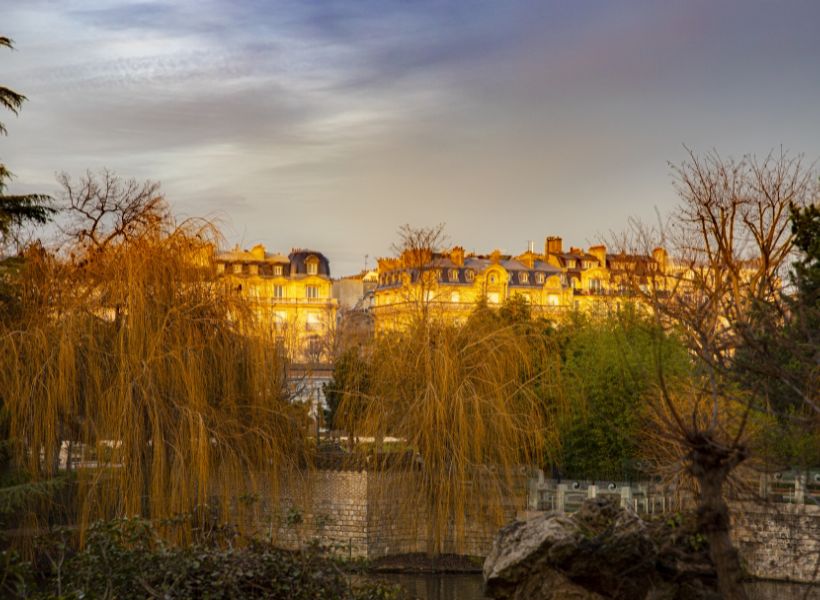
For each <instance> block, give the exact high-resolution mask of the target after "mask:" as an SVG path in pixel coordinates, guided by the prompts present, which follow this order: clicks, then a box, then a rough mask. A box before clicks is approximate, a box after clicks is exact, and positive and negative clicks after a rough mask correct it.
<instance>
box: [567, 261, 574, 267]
mask: <svg viewBox="0 0 820 600" xmlns="http://www.w3.org/2000/svg"><path fill="white" fill-rule="evenodd" d="M567 268H568V269H574V268H575V259H570V260H568V261H567Z"/></svg>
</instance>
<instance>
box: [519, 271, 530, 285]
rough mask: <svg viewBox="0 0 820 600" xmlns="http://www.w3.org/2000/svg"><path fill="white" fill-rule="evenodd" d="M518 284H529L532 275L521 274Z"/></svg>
mask: <svg viewBox="0 0 820 600" xmlns="http://www.w3.org/2000/svg"><path fill="white" fill-rule="evenodd" d="M518 282H519V283H529V282H530V274H529V273H523V272H522V273H519V274H518Z"/></svg>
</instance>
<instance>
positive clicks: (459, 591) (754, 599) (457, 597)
mask: <svg viewBox="0 0 820 600" xmlns="http://www.w3.org/2000/svg"><path fill="white" fill-rule="evenodd" d="M379 578H380V579H385V580H387V581H391V582H393V583H398V584H399V585H401V586H402V587H403V588H404V589H406V590H407V591H408V592H409V594H410V597H411V598H417V599H418V600H485V599H486V596H485V595H484V594H483V593H482V590H483V588H484V580H483V578H482V577H481V575H480V574H478V573H469V574H463V573H443V574H429V573H423V574H406V573H401V574H384V575H382V574H380V575H379ZM750 599H751V600H820V586H815V587H814V588H810V587H809V586H805V585H798V584H789V583H778V582H769V581H765V582H758V583H755V584H752V586H751V589H750Z"/></svg>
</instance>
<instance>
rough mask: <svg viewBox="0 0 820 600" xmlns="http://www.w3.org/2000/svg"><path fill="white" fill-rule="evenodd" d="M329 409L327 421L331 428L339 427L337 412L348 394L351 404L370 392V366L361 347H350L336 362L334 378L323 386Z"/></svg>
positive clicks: (326, 415)
mask: <svg viewBox="0 0 820 600" xmlns="http://www.w3.org/2000/svg"><path fill="white" fill-rule="evenodd" d="M323 389H324V393H325V401H326V402H327V410H326V411H325V422H326V423H327V425H328V427H330V428H338V423H336V412H337V411H338V409H339V405H340V404H341V403H342V400H343V399H344V398H345V395H347V396H348V398H349V400H348V402H350V406H352V405H353V404H355V400H356V398H360V397H362V396H363V395H366V394H368V393H369V392H370V366H369V365H368V363H367V361H366V359H365V358H364V357H363V356H362V349H361V348H360V347H353V348H348V349H347V350H345V351H344V352H343V353H342V354H341V355H340V356H339V357H338V358H337V359H336V361H335V362H334V365H333V379H331V380H330V381H329V382H328V383H326V384H324V386H323Z"/></svg>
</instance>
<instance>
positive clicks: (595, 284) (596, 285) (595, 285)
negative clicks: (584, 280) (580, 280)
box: [589, 279, 603, 292]
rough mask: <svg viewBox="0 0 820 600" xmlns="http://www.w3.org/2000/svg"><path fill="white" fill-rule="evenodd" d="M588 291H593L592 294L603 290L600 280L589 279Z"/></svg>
mask: <svg viewBox="0 0 820 600" xmlns="http://www.w3.org/2000/svg"><path fill="white" fill-rule="evenodd" d="M589 289H590V290H592V291H594V292H600V291H601V290H602V289H603V286H602V285H601V280H600V279H590V280H589Z"/></svg>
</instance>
